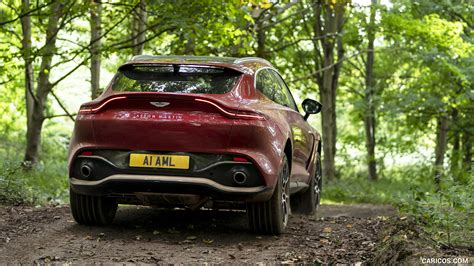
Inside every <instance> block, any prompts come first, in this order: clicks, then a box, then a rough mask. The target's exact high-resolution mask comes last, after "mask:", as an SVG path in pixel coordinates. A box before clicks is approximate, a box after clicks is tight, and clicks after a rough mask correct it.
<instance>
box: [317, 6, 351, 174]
mask: <svg viewBox="0 0 474 266" xmlns="http://www.w3.org/2000/svg"><path fill="white" fill-rule="evenodd" d="M344 9H345V2H344V1H341V2H337V4H335V5H334V6H333V5H332V4H331V5H330V4H327V3H326V4H315V5H314V6H313V13H314V18H315V24H314V27H313V29H314V34H315V36H314V38H315V39H316V38H319V39H320V43H318V42H316V41H315V42H313V43H314V49H315V53H316V55H315V62H316V64H315V65H316V68H317V69H316V73H321V74H316V82H317V83H318V86H319V93H320V99H321V103H322V105H323V110H322V112H321V125H322V131H323V132H322V133H323V134H322V135H323V136H322V144H323V175H324V176H325V178H327V179H328V180H331V179H334V178H335V177H336V166H335V156H336V136H337V125H336V91H337V86H338V80H339V72H340V69H341V67H342V59H343V57H344V48H343V42H342V38H341V36H340V32H341V31H342V27H343V24H344ZM323 21H324V22H323ZM319 44H320V46H319ZM336 44H337V45H336ZM318 47H321V50H319V49H318ZM336 48H337V58H335V49H336ZM319 58H322V60H320V59H319ZM321 70H322V72H321Z"/></svg>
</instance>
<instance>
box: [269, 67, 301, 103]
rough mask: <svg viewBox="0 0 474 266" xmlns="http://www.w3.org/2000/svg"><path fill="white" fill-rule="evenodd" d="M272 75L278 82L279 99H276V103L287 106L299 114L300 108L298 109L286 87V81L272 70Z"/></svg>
mask: <svg viewBox="0 0 474 266" xmlns="http://www.w3.org/2000/svg"><path fill="white" fill-rule="evenodd" d="M272 74H273V76H274V79H275V81H276V82H277V84H278V86H277V90H278V93H277V95H278V98H277V99H275V101H276V102H277V103H279V104H281V105H285V106H287V107H289V108H291V109H293V110H295V111H296V112H298V107H296V104H295V100H294V99H293V96H292V95H291V92H290V90H289V89H288V87H287V86H286V83H285V81H283V79H282V78H281V77H280V75H279V74H278V73H277V72H276V71H273V70H272Z"/></svg>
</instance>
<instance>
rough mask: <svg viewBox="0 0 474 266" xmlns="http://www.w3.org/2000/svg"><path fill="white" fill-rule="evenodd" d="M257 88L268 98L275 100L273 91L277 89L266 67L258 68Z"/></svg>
mask: <svg viewBox="0 0 474 266" xmlns="http://www.w3.org/2000/svg"><path fill="white" fill-rule="evenodd" d="M257 90H259V91H260V92H262V93H263V94H264V95H265V96H267V97H268V98H269V99H270V100H272V101H274V102H276V100H275V99H276V97H275V93H276V91H277V84H276V83H275V81H274V78H273V75H272V73H271V72H269V71H268V70H267V69H263V70H260V71H259V72H258V74H257Z"/></svg>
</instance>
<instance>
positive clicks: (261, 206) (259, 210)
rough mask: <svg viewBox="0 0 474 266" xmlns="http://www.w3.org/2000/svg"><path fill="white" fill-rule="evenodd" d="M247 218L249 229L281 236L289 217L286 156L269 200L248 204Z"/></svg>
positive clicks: (288, 181)
mask: <svg viewBox="0 0 474 266" xmlns="http://www.w3.org/2000/svg"><path fill="white" fill-rule="evenodd" d="M247 216H248V220H249V226H250V229H251V230H252V231H254V232H257V233H262V234H277V235H278V234H281V233H283V231H284V230H285V228H286V226H287V224H288V219H289V216H290V168H289V165H288V159H287V158H286V156H285V157H284V158H283V167H282V169H281V171H280V173H279V175H278V181H277V185H276V187H275V190H274V192H273V195H272V197H271V199H270V200H268V201H266V202H257V203H249V204H248V205H247Z"/></svg>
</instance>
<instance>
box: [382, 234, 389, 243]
mask: <svg viewBox="0 0 474 266" xmlns="http://www.w3.org/2000/svg"><path fill="white" fill-rule="evenodd" d="M389 239H390V236H388V235H387V236H385V237H384V238H383V240H382V242H387V240H389Z"/></svg>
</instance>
